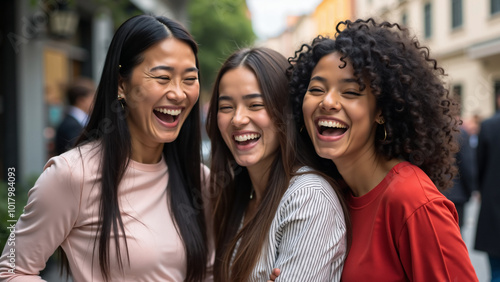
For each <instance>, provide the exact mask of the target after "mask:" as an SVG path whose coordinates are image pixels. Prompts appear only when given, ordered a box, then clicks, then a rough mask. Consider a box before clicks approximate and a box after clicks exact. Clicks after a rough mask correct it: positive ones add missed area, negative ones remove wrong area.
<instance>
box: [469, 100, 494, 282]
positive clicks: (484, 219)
mask: <svg viewBox="0 0 500 282" xmlns="http://www.w3.org/2000/svg"><path fill="white" fill-rule="evenodd" d="M495 100H496V104H497V107H498V108H500V92H498V93H496V97H495ZM477 169H478V191H479V192H480V193H481V210H480V212H479V218H478V221H477V233H476V244H475V248H476V249H477V250H480V251H484V252H486V253H488V257H489V261H490V268H491V281H500V110H499V111H497V112H496V113H495V115H494V116H493V117H491V118H489V119H486V120H485V121H483V122H482V123H481V128H480V130H479V136H478V144H477Z"/></svg>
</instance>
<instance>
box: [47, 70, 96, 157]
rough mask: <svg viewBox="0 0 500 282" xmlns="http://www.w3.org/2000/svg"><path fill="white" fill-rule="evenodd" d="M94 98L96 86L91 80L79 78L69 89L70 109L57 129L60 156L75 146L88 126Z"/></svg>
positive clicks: (67, 94) (57, 145)
mask: <svg viewBox="0 0 500 282" xmlns="http://www.w3.org/2000/svg"><path fill="white" fill-rule="evenodd" d="M94 96H95V85H94V82H93V81H92V80H91V79H89V78H85V77H80V78H77V79H76V80H75V81H74V82H73V83H72V84H71V85H70V86H69V87H68V88H67V90H66V98H67V100H68V103H69V107H68V108H67V109H66V116H65V117H64V119H63V120H62V122H61V124H60V125H59V126H58V127H57V132H56V140H55V143H56V144H55V145H56V154H58V155H60V154H62V153H64V152H66V151H67V150H69V149H71V148H73V145H75V143H76V140H77V139H78V137H79V136H80V134H81V133H82V131H83V128H84V127H85V126H86V125H87V122H88V115H89V114H90V110H91V108H92V103H93V101H94Z"/></svg>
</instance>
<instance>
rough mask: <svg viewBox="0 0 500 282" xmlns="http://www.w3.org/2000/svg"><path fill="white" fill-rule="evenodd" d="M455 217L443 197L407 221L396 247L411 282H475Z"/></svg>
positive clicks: (449, 204)
mask: <svg viewBox="0 0 500 282" xmlns="http://www.w3.org/2000/svg"><path fill="white" fill-rule="evenodd" d="M457 218H458V216H457V212H456V210H455V207H454V206H453V203H451V202H450V201H448V200H446V199H444V198H437V199H434V200H431V201H429V202H428V203H427V204H425V205H423V206H422V207H420V208H419V209H417V210H416V211H415V212H414V213H413V215H411V216H410V217H409V218H408V220H407V222H406V224H405V226H404V227H403V228H402V231H401V234H400V235H399V239H398V247H397V248H398V251H399V255H400V259H401V263H402V265H403V268H404V270H405V272H406V274H407V277H408V278H409V279H410V280H411V281H478V279H477V276H476V273H475V271H474V268H473V267H472V263H471V261H470V258H469V253H468V251H467V247H466V246H465V243H464V242H463V240H462V236H461V234H460V228H459V227H458V219H457Z"/></svg>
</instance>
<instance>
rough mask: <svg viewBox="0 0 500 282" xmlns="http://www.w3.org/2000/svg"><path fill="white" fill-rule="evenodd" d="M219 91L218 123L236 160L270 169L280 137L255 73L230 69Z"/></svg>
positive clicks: (245, 69) (246, 165)
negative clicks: (265, 103)
mask: <svg viewBox="0 0 500 282" xmlns="http://www.w3.org/2000/svg"><path fill="white" fill-rule="evenodd" d="M219 93H220V94H219V99H218V100H219V108H218V112H217V125H218V127H219V130H220V133H221V135H222V138H223V139H224V141H225V142H226V145H227V147H228V148H229V150H230V151H231V153H232V154H233V157H234V159H235V160H236V162H237V163H238V164H239V165H241V166H245V167H247V168H248V169H251V168H252V167H261V168H265V169H267V168H268V167H269V166H270V165H271V163H272V161H273V159H274V156H275V154H276V152H277V150H278V137H277V134H276V127H275V125H274V123H273V121H272V120H271V118H270V117H269V114H268V112H267V110H266V108H265V105H264V99H263V97H262V92H261V90H260V87H259V83H258V81H257V78H256V77H255V75H254V73H253V72H252V71H250V70H249V69H247V68H245V67H238V68H236V69H232V70H229V71H228V72H226V73H225V74H224V75H223V76H222V78H221V81H220V86H219Z"/></svg>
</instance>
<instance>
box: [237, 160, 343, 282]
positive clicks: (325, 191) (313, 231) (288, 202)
mask: <svg viewBox="0 0 500 282" xmlns="http://www.w3.org/2000/svg"><path fill="white" fill-rule="evenodd" d="M306 171H311V169H310V168H308V167H302V168H301V169H299V172H306ZM235 252H236V250H235ZM345 252H346V226H345V220H344V213H343V211H342V206H341V205H340V202H339V199H338V197H337V195H336V194H335V191H334V190H333V188H332V187H331V185H330V184H329V183H328V182H327V181H326V180H325V179H324V178H322V177H320V176H318V175H316V174H313V173H307V174H303V175H298V176H295V177H294V178H292V180H291V181H290V186H289V187H288V189H287V191H286V192H285V194H284V195H283V197H282V198H281V201H280V204H279V206H278V209H277V211H276V214H275V216H274V219H273V221H272V223H271V228H270V230H269V235H268V238H267V242H265V243H264V245H263V248H262V251H261V254H260V258H259V260H258V261H257V263H256V265H255V267H254V269H253V271H252V273H251V275H250V278H249V279H248V281H259V282H260V281H267V280H268V279H269V274H271V271H272V269H273V268H279V269H280V270H281V274H280V276H279V277H278V278H277V279H276V282H279V281H287V282H291V281H340V277H341V274H342V268H343V266H344V259H345Z"/></svg>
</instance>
